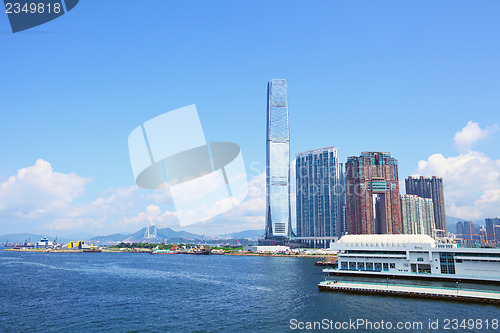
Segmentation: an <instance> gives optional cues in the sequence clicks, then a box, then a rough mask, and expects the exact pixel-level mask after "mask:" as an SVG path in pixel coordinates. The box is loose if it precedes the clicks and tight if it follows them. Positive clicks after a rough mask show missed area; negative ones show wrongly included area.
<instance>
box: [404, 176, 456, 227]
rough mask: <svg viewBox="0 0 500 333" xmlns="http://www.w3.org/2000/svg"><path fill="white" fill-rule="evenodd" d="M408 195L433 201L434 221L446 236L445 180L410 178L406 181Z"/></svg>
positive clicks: (437, 178)
mask: <svg viewBox="0 0 500 333" xmlns="http://www.w3.org/2000/svg"><path fill="white" fill-rule="evenodd" d="M405 187H406V194H414V195H418V196H419V197H422V198H430V199H432V202H433V205H434V221H435V222H436V228H437V229H439V230H444V234H446V230H447V228H446V212H445V209H444V191H443V178H439V177H435V176H433V177H424V176H421V177H412V176H410V177H408V178H407V179H406V180H405Z"/></svg>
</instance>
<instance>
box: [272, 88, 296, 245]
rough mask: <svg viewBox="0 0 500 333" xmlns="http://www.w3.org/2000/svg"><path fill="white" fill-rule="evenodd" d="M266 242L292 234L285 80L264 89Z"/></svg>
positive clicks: (288, 133) (286, 89)
mask: <svg viewBox="0 0 500 333" xmlns="http://www.w3.org/2000/svg"><path fill="white" fill-rule="evenodd" d="M266 152H267V153H266V239H276V238H289V237H290V236H291V235H292V225H291V214H290V132H289V123H288V85H287V82H286V80H284V79H274V80H271V81H269V83H268V86H267V149H266Z"/></svg>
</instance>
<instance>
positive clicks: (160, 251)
mask: <svg viewBox="0 0 500 333" xmlns="http://www.w3.org/2000/svg"><path fill="white" fill-rule="evenodd" d="M149 253H150V254H179V250H178V249H177V246H175V245H174V246H173V247H172V248H170V249H160V247H159V246H156V247H155V248H154V249H152V250H151V251H150V252H149Z"/></svg>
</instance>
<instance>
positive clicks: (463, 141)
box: [454, 121, 498, 152]
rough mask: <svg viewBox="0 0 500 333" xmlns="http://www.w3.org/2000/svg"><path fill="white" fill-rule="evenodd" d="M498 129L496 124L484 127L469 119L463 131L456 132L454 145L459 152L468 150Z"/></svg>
mask: <svg viewBox="0 0 500 333" xmlns="http://www.w3.org/2000/svg"><path fill="white" fill-rule="evenodd" d="M497 130H498V127H497V125H496V124H495V125H493V126H489V127H487V128H485V129H482V128H481V127H479V124H478V123H475V122H472V121H469V122H468V123H467V125H466V126H465V127H464V128H462V130H461V131H459V132H457V133H456V134H455V138H454V147H455V149H456V150H457V151H459V152H468V151H470V150H471V147H472V145H473V144H474V143H475V142H476V141H479V140H482V139H485V138H486V137H487V136H488V135H490V134H491V133H494V132H496V131H497Z"/></svg>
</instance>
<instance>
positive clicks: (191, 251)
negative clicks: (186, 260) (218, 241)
mask: <svg viewBox="0 0 500 333" xmlns="http://www.w3.org/2000/svg"><path fill="white" fill-rule="evenodd" d="M186 254H203V255H206V254H210V250H205V249H191V250H188V251H187V252H186Z"/></svg>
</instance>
